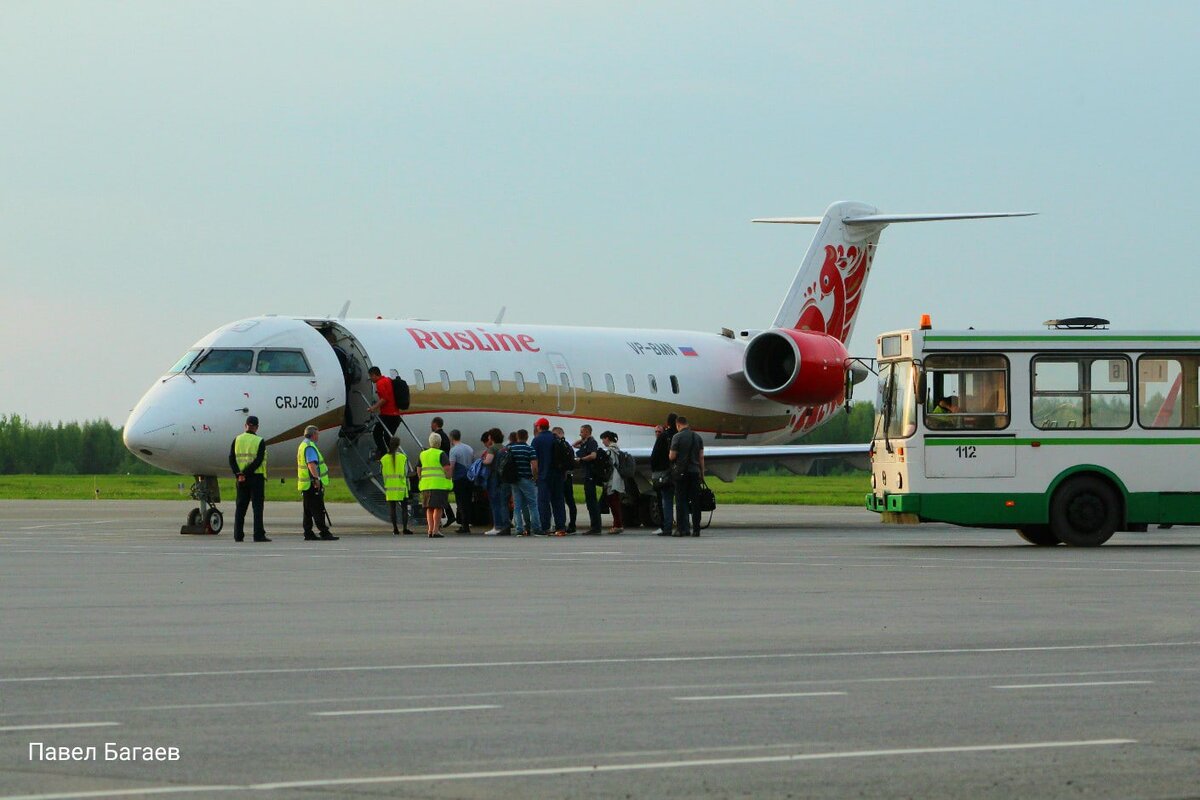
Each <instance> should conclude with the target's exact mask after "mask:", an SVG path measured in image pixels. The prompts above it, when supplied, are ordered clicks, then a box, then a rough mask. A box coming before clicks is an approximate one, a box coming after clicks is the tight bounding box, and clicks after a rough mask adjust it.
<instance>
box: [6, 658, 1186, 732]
mask: <svg viewBox="0 0 1200 800" xmlns="http://www.w3.org/2000/svg"><path fill="white" fill-rule="evenodd" d="M1194 672H1200V667H1163V668H1153V667H1151V668H1147V669H1110V670H1088V671H1084V672H1022V673H1020V674H1017V675H1013V674H1004V673H988V674H976V675H904V676H895V677H880V678H814V679H810V680H801V681H750V682H737V683H687V684H668V685H651V686H594V687H587V688H569V689H496V690H493V691H490V692H447V693H441V694H400V695H394V694H393V695H370V696H366V697H323V698H293V699H286V700H242V701H230V702H225V703H176V704H172V705H155V706H110V707H107V708H82V709H81V708H71V709H59V710H48V711H6V712H0V718H4V717H36V716H57V715H62V714H78V713H86V714H116V713H127V712H131V711H132V712H155V711H207V710H217V709H227V708H259V707H270V706H313V705H329V704H331V703H376V702H383V701H387V702H394V701H406V700H407V701H420V700H465V699H468V698H485V697H554V696H557V695H589V694H616V693H619V694H629V693H633V692H685V691H688V692H697V691H703V690H709V691H712V690H715V689H755V688H767V687H786V686H830V685H839V686H840V685H846V684H855V685H869V684H887V683H936V682H945V681H985V680H1000V679H1004V678H1011V679H1016V678H1071V677H1086V676H1094V675H1147V674H1152V673H1153V674H1163V673H1194ZM773 746H774V745H773ZM780 746H786V747H792V746H793V745H780Z"/></svg>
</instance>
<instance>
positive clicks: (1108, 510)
mask: <svg viewBox="0 0 1200 800" xmlns="http://www.w3.org/2000/svg"><path fill="white" fill-rule="evenodd" d="M1119 509H1120V503H1119V500H1118V498H1117V493H1116V492H1115V491H1113V488H1112V487H1111V486H1109V485H1108V483H1106V482H1105V481H1102V480H1100V479H1099V478H1095V477H1092V476H1090V475H1081V476H1079V477H1077V478H1072V479H1071V480H1069V481H1067V482H1066V483H1064V484H1063V485H1062V486H1061V487H1059V489H1058V491H1057V492H1055V493H1054V499H1053V500H1051V501H1050V531H1051V532H1052V533H1053V534H1054V535H1055V536H1057V537H1058V538H1059V539H1060V540H1062V541H1063V542H1065V543H1067V544H1069V545H1072V546H1074V547H1097V546H1099V545H1102V544H1104V543H1105V542H1107V541H1108V540H1109V538H1110V537H1111V536H1112V535H1113V533H1115V532H1116V530H1117V526H1118V525H1120V522H1121V520H1120V514H1119Z"/></svg>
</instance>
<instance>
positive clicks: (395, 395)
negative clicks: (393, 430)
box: [392, 378, 412, 411]
mask: <svg viewBox="0 0 1200 800" xmlns="http://www.w3.org/2000/svg"><path fill="white" fill-rule="evenodd" d="M392 399H394V400H395V401H396V408H398V409H400V410H401V411H407V410H408V407H409V406H410V405H412V397H411V396H410V395H409V393H408V383H407V382H406V381H405V380H404V378H392Z"/></svg>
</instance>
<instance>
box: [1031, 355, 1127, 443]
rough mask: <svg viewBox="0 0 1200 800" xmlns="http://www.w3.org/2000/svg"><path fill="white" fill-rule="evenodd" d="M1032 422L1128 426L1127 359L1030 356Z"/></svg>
mask: <svg viewBox="0 0 1200 800" xmlns="http://www.w3.org/2000/svg"><path fill="white" fill-rule="evenodd" d="M1032 370H1033V392H1032V397H1031V398H1030V402H1031V410H1032V419H1033V424H1034V426H1035V427H1038V428H1043V429H1046V428H1085V429H1109V430H1113V429H1120V428H1128V427H1129V425H1130V423H1131V422H1132V402H1131V400H1132V391H1131V386H1132V384H1131V381H1130V380H1129V359H1128V358H1126V357H1125V356H1113V355H1099V356H1092V355H1084V354H1078V355H1059V354H1057V353H1056V354H1054V355H1040V356H1034V359H1033V364H1032Z"/></svg>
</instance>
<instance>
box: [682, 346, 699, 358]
mask: <svg viewBox="0 0 1200 800" xmlns="http://www.w3.org/2000/svg"><path fill="white" fill-rule="evenodd" d="M679 352H681V353H683V354H684V355H685V356H698V355H700V354H699V353H697V352H696V348H694V347H680V348H679Z"/></svg>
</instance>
